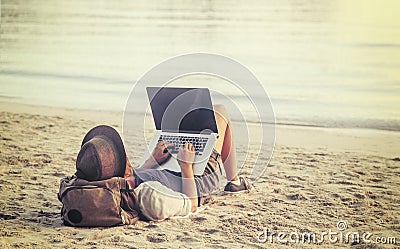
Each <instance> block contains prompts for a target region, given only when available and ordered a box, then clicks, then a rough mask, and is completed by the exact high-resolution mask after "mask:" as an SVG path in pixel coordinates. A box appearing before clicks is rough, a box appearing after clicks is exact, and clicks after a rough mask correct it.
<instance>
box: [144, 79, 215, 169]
mask: <svg viewBox="0 0 400 249" xmlns="http://www.w3.org/2000/svg"><path fill="white" fill-rule="evenodd" d="M146 91H147V96H148V98H149V102H150V107H151V111H152V115H153V119H154V124H155V127H156V131H155V133H154V135H153V138H152V140H151V141H150V144H149V148H148V150H147V151H146V153H145V155H144V157H143V160H142V163H141V164H140V165H142V164H143V163H144V162H145V160H146V159H147V158H149V157H150V155H151V152H152V151H153V149H154V148H155V146H156V145H157V143H158V142H159V141H162V140H163V141H167V142H170V143H172V144H174V146H173V147H172V148H170V149H169V151H170V153H171V155H172V156H171V157H170V158H169V159H168V160H167V161H166V162H164V163H163V164H161V165H160V167H158V169H160V170H161V169H169V170H172V171H175V172H180V171H181V168H180V166H179V164H178V161H177V159H176V157H177V154H178V151H179V147H180V146H182V145H183V144H184V143H185V142H190V143H192V144H193V146H194V147H195V153H196V156H195V161H194V164H193V171H194V174H195V175H202V174H203V173H204V169H205V167H206V165H207V162H208V158H209V157H210V155H211V153H212V150H213V148H214V145H215V142H216V141H217V138H218V129H217V123H216V121H215V116H214V110H213V105H212V102H211V96H210V91H209V89H207V88H176V87H147V88H146Z"/></svg>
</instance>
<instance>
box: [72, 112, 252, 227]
mask: <svg viewBox="0 0 400 249" xmlns="http://www.w3.org/2000/svg"><path fill="white" fill-rule="evenodd" d="M214 112H215V119H216V123H217V127H218V135H219V136H218V139H217V141H216V144H215V147H214V150H213V152H212V154H211V156H210V158H209V160H208V163H207V166H206V169H205V171H204V174H203V175H202V176H195V175H194V173H193V167H192V166H193V161H194V157H195V151H194V146H193V145H192V144H190V143H186V144H185V145H184V146H182V147H181V148H180V150H179V152H178V155H177V159H178V162H179V165H180V167H181V172H173V171H170V170H166V169H163V170H160V169H157V167H159V166H160V165H162V163H163V162H165V161H166V160H167V159H168V158H169V157H171V154H170V153H169V151H168V148H169V147H170V146H172V144H170V143H168V142H164V141H160V142H159V143H158V144H157V146H156V148H155V149H154V150H153V152H152V155H151V156H150V158H149V159H148V160H146V162H145V163H144V164H143V165H141V166H140V167H138V168H133V167H132V165H131V163H130V162H129V159H128V157H127V156H126V154H125V149H124V148H123V144H122V140H121V139H120V137H119V135H118V134H117V133H116V132H115V131H111V130H110V129H112V128H111V127H104V126H102V128H98V127H96V128H94V129H92V130H91V131H90V132H89V133H88V134H87V135H86V136H85V138H84V141H83V143H82V148H81V151H80V152H79V155H78V159H77V172H76V175H77V176H78V177H80V178H83V179H87V180H99V179H107V178H109V177H112V176H124V177H125V178H126V179H127V180H128V183H129V185H130V187H131V188H132V189H135V193H136V195H137V198H138V200H137V203H138V206H139V208H138V209H140V210H138V211H139V212H140V213H141V214H143V215H144V216H145V217H146V218H148V219H150V220H162V219H165V218H170V217H172V216H185V215H188V214H189V213H190V212H195V211H196V210H197V208H198V207H199V205H200V204H201V201H202V199H203V198H204V197H205V196H207V195H209V194H210V193H211V192H213V191H215V190H217V189H218V188H219V186H220V183H221V180H222V178H223V176H222V168H221V164H222V165H223V168H224V170H225V173H226V178H227V180H228V183H227V184H226V186H225V188H224V190H225V191H227V192H241V191H246V190H250V189H251V188H252V186H251V185H250V183H249V182H248V180H247V179H246V178H245V177H242V176H241V177H238V175H237V168H236V164H237V162H236V151H235V146H234V143H233V134H232V130H231V121H230V118H229V115H228V112H227V110H226V109H225V107H224V106H222V105H216V106H214ZM96 129H97V130H96ZM102 129H103V131H102ZM106 130H108V131H107V133H109V134H111V133H112V135H108V137H112V139H108V138H107V139H106V137H105V136H103V135H102V134H101V133H102V132H106ZM112 130H113V129H112ZM116 136H117V137H116ZM98 137H102V139H103V140H104V141H101V142H99V141H94V140H96V138H98ZM97 140H98V139H97ZM93 142H95V143H93ZM112 142H114V144H112ZM109 143H111V144H109ZM86 144H88V145H86ZM93 144H95V145H93ZM89 145H90V146H89ZM110 145H112V146H110ZM86 147H87V148H86ZM91 147H93V148H95V149H88V148H91ZM106 147H107V148H106ZM92 150H96V152H95V153H93V152H92ZM92 154H96V155H97V158H100V160H99V161H102V162H100V163H99V165H100V166H99V167H98V168H100V169H93V167H92V168H90V169H88V166H87V165H88V161H89V162H90V160H92V159H91V158H92V156H93V155H92ZM101 154H106V155H103V156H98V155H101ZM108 155H111V156H110V157H109V156H108ZM112 155H114V156H112ZM101 157H103V159H101ZM110 158H111V159H110ZM96 160H97V159H96ZM89 164H90V163H89ZM107 164H108V165H107ZM95 172H96V173H95ZM106 172H108V173H106ZM122 172H124V173H122Z"/></svg>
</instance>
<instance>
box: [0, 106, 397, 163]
mask: <svg viewBox="0 0 400 249" xmlns="http://www.w3.org/2000/svg"><path fill="white" fill-rule="evenodd" d="M0 110H1V111H2V112H10V113H27V114H38V115H45V116H61V117H69V118H74V119H81V120H87V121H92V122H95V123H98V124H100V123H106V124H109V125H112V126H115V127H121V130H122V121H123V111H121V112H117V111H96V110H88V109H86V110H85V109H76V108H62V107H49V106H40V105H29V104H19V103H12V102H1V101H0ZM233 122H234V121H233ZM248 126H249V127H250V128H251V127H252V126H258V124H257V123H248ZM275 145H276V146H277V145H282V146H285V145H287V146H294V147H299V148H304V149H308V150H326V151H332V152H357V153H364V154H370V155H376V156H383V157H387V158H396V157H400V154H399V153H398V148H400V132H397V131H389V130H378V129H370V128H333V127H320V126H307V125H306V126H304V125H294V124H293V125H292V124H281V123H277V124H275Z"/></svg>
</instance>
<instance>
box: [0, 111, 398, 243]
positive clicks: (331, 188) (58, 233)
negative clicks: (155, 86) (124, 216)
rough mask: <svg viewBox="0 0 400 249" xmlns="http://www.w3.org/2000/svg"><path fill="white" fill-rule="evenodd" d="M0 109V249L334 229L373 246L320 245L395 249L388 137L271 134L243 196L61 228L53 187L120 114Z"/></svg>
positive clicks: (334, 132) (306, 131)
mask: <svg viewBox="0 0 400 249" xmlns="http://www.w3.org/2000/svg"><path fill="white" fill-rule="evenodd" d="M0 106H1V110H2V111H1V113H0V123H1V132H0V143H1V145H0V148H1V149H0V165H1V168H0V189H1V192H0V195H1V198H0V207H1V213H0V221H1V225H0V234H1V240H0V247H1V248H17V247H18V248H172V247H173V248H242V247H245V248H248V247H249V248H264V247H278V246H279V247H299V246H300V247H317V246H318V243H307V242H306V243H301V242H300V244H296V243H291V242H287V243H280V242H279V241H278V240H277V237H273V240H272V242H271V241H269V238H268V240H267V241H265V242H263V241H262V240H263V236H264V233H263V231H265V230H267V231H268V232H275V233H279V232H285V233H288V234H289V233H291V232H293V233H298V234H302V233H304V232H313V233H316V234H321V233H322V232H329V230H332V231H335V232H340V231H339V230H338V228H337V223H338V222H339V221H342V222H346V224H347V228H346V230H343V231H344V232H360V233H361V232H369V233H372V234H373V235H372V236H371V237H370V240H371V241H372V242H373V243H371V244H366V243H363V242H362V243H344V242H343V243H340V242H338V241H337V242H336V243H333V242H330V241H329V239H328V238H325V240H324V241H323V242H322V243H321V244H322V245H324V247H337V246H342V247H349V246H352V248H365V247H367V248H368V247H370V248H381V247H388V248H390V247H393V244H389V245H388V244H386V245H385V244H377V243H375V240H376V238H377V237H385V238H386V237H390V238H391V237H395V238H396V239H397V240H396V243H397V244H396V245H397V246H399V243H400V220H399V217H400V195H399V193H400V167H399V166H400V158H399V157H400V155H399V154H398V148H400V139H399V134H398V133H395V132H383V131H372V130H361V131H358V132H356V131H352V130H344V129H342V130H340V129H322V128H305V127H285V126H278V127H277V135H276V147H275V151H274V154H273V157H272V160H271V162H270V164H269V165H268V168H267V170H266V171H265V172H264V174H263V176H262V177H260V178H259V179H258V180H257V181H256V183H255V189H254V190H253V191H252V192H250V193H247V194H241V195H227V194H224V193H223V192H222V191H220V192H217V193H215V194H214V195H213V196H212V198H211V199H210V201H209V203H208V204H207V209H206V210H204V211H203V212H202V213H200V214H198V215H196V216H192V217H190V218H187V219H178V220H166V221H163V222H145V221H140V222H138V223H137V224H135V225H130V226H119V227H113V228H73V227H66V226H63V225H62V222H61V217H60V214H59V212H60V208H61V203H60V202H59V201H58V199H57V192H58V187H59V181H60V179H61V178H63V177H65V176H69V175H71V174H73V173H74V170H75V158H76V156H77V153H78V151H79V146H80V143H81V139H82V138H83V136H84V135H85V133H86V131H87V130H89V129H90V128H91V127H93V126H95V125H98V124H108V125H111V126H113V127H115V128H116V129H117V130H118V131H121V123H122V122H121V119H122V114H119V113H111V112H110V113H107V112H89V111H82V110H72V109H69V110H68V109H57V108H48V107H35V106H26V105H20V104H10V103H1V104H0ZM241 152H243V151H239V153H241ZM265 163H267V162H265ZM260 233H261V235H260ZM286 239H288V237H286Z"/></svg>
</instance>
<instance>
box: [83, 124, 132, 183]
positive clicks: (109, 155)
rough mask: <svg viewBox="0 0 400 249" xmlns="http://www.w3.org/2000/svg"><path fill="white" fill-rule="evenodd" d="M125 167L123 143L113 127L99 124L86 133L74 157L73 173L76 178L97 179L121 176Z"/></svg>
mask: <svg viewBox="0 0 400 249" xmlns="http://www.w3.org/2000/svg"><path fill="white" fill-rule="evenodd" d="M125 167H126V153H125V148H124V144H123V143H122V139H121V137H120V135H119V134H118V132H117V131H116V130H115V129H114V128H112V127H110V126H106V125H100V126H96V127H94V128H93V129H91V130H90V131H89V132H88V133H87V134H86V136H85V138H84V139H83V141H82V145H81V150H80V151H79V154H78V158H77V159H76V173H75V175H76V176H77V177H78V178H82V179H85V180H88V181H98V180H104V179H108V178H111V177H114V176H120V177H123V176H124V173H125Z"/></svg>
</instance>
